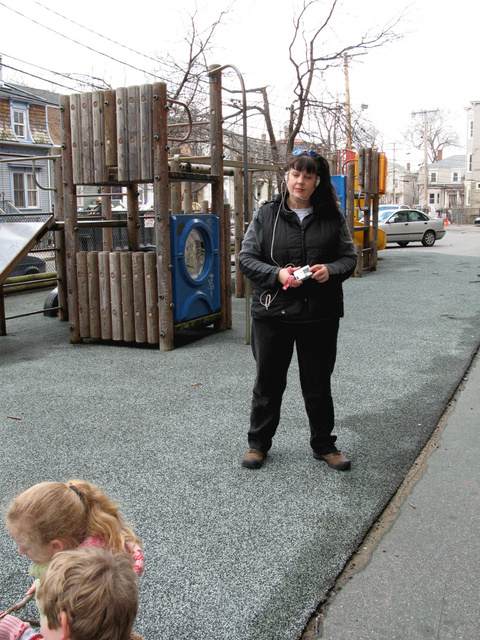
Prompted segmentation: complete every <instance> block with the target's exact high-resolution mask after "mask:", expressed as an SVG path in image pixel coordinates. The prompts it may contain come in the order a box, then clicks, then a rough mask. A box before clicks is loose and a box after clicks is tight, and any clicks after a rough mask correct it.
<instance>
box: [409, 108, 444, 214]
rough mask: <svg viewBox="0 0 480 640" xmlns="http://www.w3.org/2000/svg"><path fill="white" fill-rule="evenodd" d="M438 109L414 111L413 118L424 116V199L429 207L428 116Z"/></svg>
mask: <svg viewBox="0 0 480 640" xmlns="http://www.w3.org/2000/svg"><path fill="white" fill-rule="evenodd" d="M437 111H438V109H432V110H431V111H426V110H425V109H424V110H422V111H413V112H412V116H419V115H421V114H423V165H424V169H423V198H424V200H425V204H426V205H428V202H427V198H428V118H427V114H429V113H437Z"/></svg>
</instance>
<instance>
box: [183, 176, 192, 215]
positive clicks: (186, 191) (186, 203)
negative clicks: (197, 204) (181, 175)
mask: <svg viewBox="0 0 480 640" xmlns="http://www.w3.org/2000/svg"><path fill="white" fill-rule="evenodd" d="M192 203H193V185H192V183H191V182H185V183H184V187H183V212H184V213H192Z"/></svg>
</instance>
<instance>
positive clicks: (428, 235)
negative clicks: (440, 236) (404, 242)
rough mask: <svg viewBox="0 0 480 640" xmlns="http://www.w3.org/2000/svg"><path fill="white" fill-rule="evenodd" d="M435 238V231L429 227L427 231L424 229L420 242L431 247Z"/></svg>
mask: <svg viewBox="0 0 480 640" xmlns="http://www.w3.org/2000/svg"><path fill="white" fill-rule="evenodd" d="M435 239H436V235H435V231H432V230H431V229H430V230H428V231H425V233H424V234H423V238H422V244H423V246H424V247H433V245H434V244H435Z"/></svg>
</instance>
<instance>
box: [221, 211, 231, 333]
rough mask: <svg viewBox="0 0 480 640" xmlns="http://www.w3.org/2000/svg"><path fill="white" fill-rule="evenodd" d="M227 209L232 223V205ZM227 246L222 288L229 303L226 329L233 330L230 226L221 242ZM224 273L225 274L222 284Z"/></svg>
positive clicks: (226, 228)
mask: <svg viewBox="0 0 480 640" xmlns="http://www.w3.org/2000/svg"><path fill="white" fill-rule="evenodd" d="M223 206H224V207H225V214H224V215H225V220H228V221H229V222H230V205H229V204H224V205H223ZM221 242H223V244H224V245H225V257H224V260H225V265H224V268H223V269H222V270H221V271H220V286H221V287H222V289H225V299H226V301H227V304H226V308H225V323H226V327H228V328H229V329H231V327H232V304H231V302H232V252H231V250H230V224H228V225H227V224H226V225H225V227H224V236H223V240H221ZM222 271H223V273H224V274H225V276H224V280H223V282H222Z"/></svg>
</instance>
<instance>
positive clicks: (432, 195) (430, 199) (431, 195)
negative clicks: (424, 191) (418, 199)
mask: <svg viewBox="0 0 480 640" xmlns="http://www.w3.org/2000/svg"><path fill="white" fill-rule="evenodd" d="M428 200H429V202H430V204H435V194H434V193H429V194H428Z"/></svg>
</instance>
